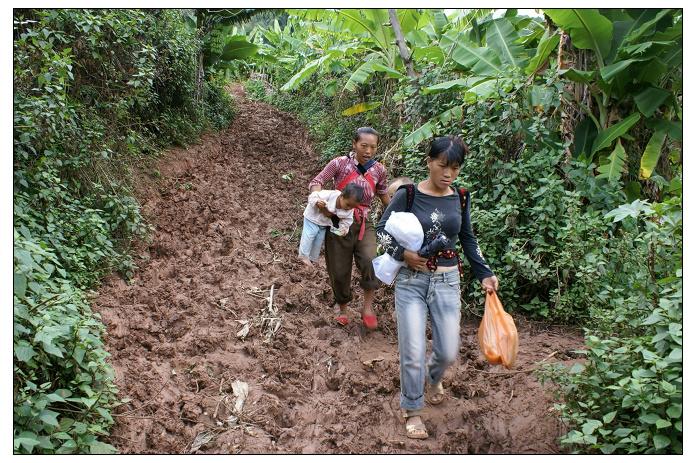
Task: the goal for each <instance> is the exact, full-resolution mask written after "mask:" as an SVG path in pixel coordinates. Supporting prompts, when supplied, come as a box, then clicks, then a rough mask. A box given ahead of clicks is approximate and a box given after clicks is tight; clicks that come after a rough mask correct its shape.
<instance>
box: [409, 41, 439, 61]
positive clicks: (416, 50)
mask: <svg viewBox="0 0 696 463" xmlns="http://www.w3.org/2000/svg"><path fill="white" fill-rule="evenodd" d="M412 50H413V54H412V55H411V56H412V57H413V59H414V60H415V61H429V62H431V63H435V64H442V62H443V61H444V60H445V53H444V52H443V51H442V48H440V47H438V46H436V45H432V46H429V47H412Z"/></svg>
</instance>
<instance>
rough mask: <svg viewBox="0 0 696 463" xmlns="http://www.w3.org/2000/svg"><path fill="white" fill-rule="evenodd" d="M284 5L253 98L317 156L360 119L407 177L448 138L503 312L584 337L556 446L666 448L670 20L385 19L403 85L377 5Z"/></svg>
mask: <svg viewBox="0 0 696 463" xmlns="http://www.w3.org/2000/svg"><path fill="white" fill-rule="evenodd" d="M289 13H290V15H289V18H288V19H287V21H286V24H285V26H284V27H281V26H280V24H279V23H277V22H276V24H275V25H274V26H273V27H272V28H271V27H257V28H255V29H254V30H252V31H251V32H250V33H249V38H250V40H251V41H254V42H255V43H257V44H258V45H259V55H258V56H257V57H256V59H255V60H254V62H253V63H254V66H252V70H253V71H254V74H252V75H251V77H252V79H250V80H249V81H248V83H247V89H248V91H249V93H250V94H252V95H253V96H256V97H259V98H262V99H265V100H266V101H269V102H271V103H273V104H276V105H279V106H280V107H282V108H284V109H287V110H291V111H294V112H296V113H298V114H299V115H300V116H301V117H302V118H303V119H304V120H305V121H306V122H307V123H308V124H310V130H311V131H312V133H313V135H314V136H315V138H316V139H317V142H318V146H319V148H320V150H321V152H322V154H323V155H324V156H325V157H332V156H335V155H338V154H341V153H343V152H345V150H346V149H347V146H348V143H349V137H350V134H351V132H352V130H353V129H354V128H355V127H357V126H360V125H365V124H370V125H373V126H374V127H376V128H377V129H378V130H380V131H381V132H383V133H384V134H385V137H384V140H383V142H382V161H383V162H384V163H385V164H386V165H387V167H388V168H389V169H390V172H391V173H392V175H409V176H411V177H412V178H414V179H416V180H418V179H422V178H423V177H424V176H425V174H426V169H425V164H424V162H423V152H424V150H426V149H427V142H428V141H429V140H430V139H431V138H432V137H433V136H435V135H441V134H456V135H460V136H461V137H462V138H463V139H464V140H465V141H466V142H467V144H468V145H469V147H470V149H471V154H470V156H469V157H468V158H467V159H466V160H465V163H464V165H463V166H462V170H461V173H460V178H459V183H460V184H462V185H464V186H466V187H467V188H469V189H470V190H471V191H472V193H473V196H472V197H473V208H474V213H473V217H472V218H473V220H474V226H475V230H476V233H477V236H478V238H479V242H480V244H481V248H482V250H483V253H484V255H485V256H486V257H487V259H488V261H489V263H490V264H491V266H492V267H493V268H494V269H495V271H496V273H497V274H498V276H499V278H500V280H501V296H502V298H503V300H504V301H505V306H506V308H508V309H509V310H510V311H512V312H513V313H514V312H519V311H524V312H526V313H528V314H529V315H532V316H536V317H545V318H548V319H550V320H562V321H571V322H575V323H581V324H583V325H584V326H585V327H586V332H587V337H586V343H587V349H586V350H585V351H584V352H583V354H584V356H585V357H586V358H585V360H584V363H583V366H581V365H578V366H576V367H574V368H572V369H571V370H570V371H566V370H563V369H557V370H553V371H548V372H546V373H545V376H544V377H545V378H546V379H552V380H554V381H555V382H557V383H558V384H559V386H560V387H559V397H560V398H562V400H563V405H559V409H560V410H561V412H562V414H561V416H562V419H564V420H566V421H567V423H568V424H569V425H570V426H571V429H572V431H571V432H570V433H569V434H568V435H566V436H565V437H564V439H563V443H564V444H566V445H568V446H569V447H568V448H569V449H570V450H573V451H580V452H605V453H613V452H617V453H653V452H663V453H664V452H680V451H681V439H682V428H681V400H682V390H683V389H682V383H681V378H682V361H681V342H682V337H681V327H682V301H681V284H682V279H681V247H682V241H681V230H682V225H681V101H682V97H681V87H682V76H681V50H682V45H681V29H682V26H681V24H682V18H681V11H679V10H618V9H617V10H601V11H598V10H549V11H548V16H547V17H546V18H545V19H541V18H529V17H524V16H519V15H518V14H517V12H516V11H515V10H507V11H506V12H505V13H504V14H503V15H502V16H499V15H496V16H493V15H491V12H490V10H469V11H467V10H463V11H455V12H452V13H448V14H445V13H444V12H443V11H442V10H398V13H397V15H398V18H399V20H400V23H401V24H400V25H401V29H402V30H403V33H404V36H405V41H406V44H407V46H408V47H409V51H410V52H411V54H410V59H411V60H412V61H413V62H412V64H413V65H414V69H415V73H416V75H415V76H413V75H410V74H411V73H410V72H408V69H407V65H406V63H405V61H404V59H403V58H402V57H401V56H400V54H399V53H398V51H397V47H396V45H395V44H394V40H395V37H396V33H395V32H394V30H393V29H392V27H390V24H389V19H388V16H387V11H386V10H371V11H369V12H357V10H350V11H348V10H343V11H329V10H321V11H318V10H317V11H315V10H310V11H290V12H289ZM568 37H570V42H568ZM561 40H563V41H564V42H562V43H561ZM568 43H570V44H571V45H570V46H569V45H568ZM559 52H560V53H562V54H563V56H558V54H559ZM582 53H584V55H583V54H582ZM566 55H569V56H566ZM567 60H569V61H571V62H575V67H573V68H568V67H567V66H565V62H566V61H567ZM559 63H563V67H562V68H559V67H558V64H559ZM259 77H261V79H259ZM578 95H579V96H580V97H578ZM583 95H585V96H584V97H583ZM588 95H589V97H588ZM588 98H589V100H588ZM569 111H576V112H578V113H579V114H581V115H582V116H583V117H584V119H583V118H582V117H581V118H580V119H579V120H578V121H576V122H575V123H574V124H571V126H570V127H569V125H568V120H569V118H570V117H571V116H572V112H571V113H569ZM569 129H570V130H569ZM569 134H570V135H571V137H570V139H571V140H573V142H572V143H571V142H568V141H567V140H568V135H569ZM641 198H642V199H641ZM631 201H633V202H632V203H631ZM627 203H630V204H627ZM613 219H616V220H615V221H613ZM465 291H467V292H469V296H470V297H472V298H473V299H474V300H476V303H477V305H480V304H481V301H482V297H481V296H480V290H479V289H478V286H477V285H476V284H473V283H472V284H471V285H469V286H468V287H467V288H465ZM469 300H471V299H469ZM607 391H610V393H607Z"/></svg>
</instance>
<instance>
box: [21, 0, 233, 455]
mask: <svg viewBox="0 0 696 463" xmlns="http://www.w3.org/2000/svg"><path fill="white" fill-rule="evenodd" d="M199 50H200V43H199V40H198V39H197V38H196V33H195V29H194V28H192V27H191V26H189V25H187V23H186V22H185V20H184V17H183V16H182V13H181V12H180V11H179V10H148V11H145V10H136V9H132V10H58V9H54V10H15V12H14V91H15V92H14V182H13V189H14V275H13V282H14V331H13V345H14V366H13V406H14V413H13V416H14V452H15V453H113V452H114V451H115V449H114V448H113V447H112V446H111V445H109V444H107V443H106V441H105V440H106V439H105V438H106V437H107V436H108V432H109V428H110V427H111V425H112V424H113V416H112V413H113V409H114V407H115V406H117V405H118V404H119V402H118V400H117V395H116V394H117V390H116V387H115V385H114V382H113V380H114V376H113V371H112V370H111V368H110V366H109V364H108V362H107V358H108V353H107V352H106V351H105V350H104V346H103V342H102V335H103V333H104V325H103V324H102V322H101V320H100V317H99V315H98V314H96V313H93V312H92V311H91V309H90V303H89V294H90V291H91V289H93V288H95V287H96V285H97V284H98V283H99V281H100V280H101V278H102V277H104V276H105V275H106V274H108V273H111V272H113V271H117V272H120V273H121V274H122V275H123V276H124V277H125V278H130V277H131V276H132V272H133V270H134V264H133V261H132V259H131V257H130V255H129V253H130V250H131V242H132V240H134V239H141V238H146V237H147V235H148V230H149V227H148V225H147V224H146V223H145V222H144V220H143V218H142V216H141V213H140V206H139V204H138V202H137V200H136V199H135V198H134V197H133V192H132V184H131V181H132V171H133V170H134V169H137V168H140V167H142V166H144V165H147V164H148V163H149V162H150V161H151V160H153V159H155V157H156V156H157V154H158V153H159V152H160V151H161V150H162V149H163V148H165V147H168V146H171V145H177V144H178V145H185V144H188V143H191V142H193V141H195V140H196V139H197V138H198V137H199V136H200V134H201V133H202V132H204V131H206V130H215V129H219V128H222V127H224V126H226V125H228V124H229V122H230V121H231V119H232V117H233V115H234V108H233V106H232V103H231V98H230V97H229V95H227V94H226V92H225V91H224V90H223V89H222V82H216V81H211V80H204V81H202V82H201V84H200V86H198V84H197V79H196V76H197V71H196V70H197V56H198V52H199Z"/></svg>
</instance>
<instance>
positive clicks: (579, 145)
mask: <svg viewBox="0 0 696 463" xmlns="http://www.w3.org/2000/svg"><path fill="white" fill-rule="evenodd" d="M595 138H597V126H596V125H595V123H594V121H592V119H591V118H589V117H586V118H585V119H583V120H582V121H581V122H580V123H579V124H578V125H577V126H576V127H575V134H574V136H573V140H574V141H573V156H575V157H580V156H582V155H585V156H587V155H589V154H590V153H591V152H592V144H593V143H594V140H595Z"/></svg>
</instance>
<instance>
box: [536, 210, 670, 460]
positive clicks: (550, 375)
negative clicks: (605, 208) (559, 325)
mask: <svg viewBox="0 0 696 463" xmlns="http://www.w3.org/2000/svg"><path fill="white" fill-rule="evenodd" d="M632 206H633V207H630V206H628V205H625V206H621V207H620V208H617V209H616V210H614V211H612V212H610V213H609V214H607V217H615V218H616V219H619V220H623V225H624V228H625V229H626V230H625V234H624V239H625V240H626V242H627V243H638V245H637V246H636V249H635V250H636V251H638V252H639V254H641V255H640V263H634V265H624V263H623V262H620V261H612V262H611V263H610V265H611V270H612V271H613V272H614V273H615V279H614V281H613V285H607V286H606V288H604V291H603V292H602V294H600V295H599V297H598V299H599V303H598V304H596V305H595V307H594V308H593V313H592V315H593V317H592V320H593V324H592V325H591V327H590V328H588V329H587V335H586V349H585V350H584V351H582V353H584V354H585V355H586V360H585V362H584V363H582V364H575V365H574V366H573V367H571V368H569V369H566V368H562V367H559V366H556V367H555V368H549V369H547V370H546V371H545V372H544V373H543V375H542V378H543V379H546V380H553V381H554V382H556V383H557V384H559V385H560V389H559V391H558V394H559V398H560V399H562V403H561V404H559V405H557V408H558V410H560V412H561V415H562V417H563V419H564V420H566V421H567V423H568V424H569V425H570V426H571V428H572V430H571V431H570V432H569V433H568V434H566V435H565V436H564V437H563V438H562V440H561V442H562V443H564V444H566V445H568V446H569V447H570V448H571V449H573V450H575V451H583V452H597V451H600V452H602V453H643V454H644V453H681V452H682V445H683V428H682V402H683V383H682V377H683V361H682V342H683V333H682V326H683V301H682V299H683V294H682V285H683V282H682V269H681V257H682V246H683V241H682V221H681V200H680V199H679V198H673V199H671V200H669V201H666V202H664V203H655V204H652V205H649V206H648V205H646V204H642V203H640V202H636V203H634V205H632ZM640 250H644V251H646V252H645V253H644V254H643V253H640Z"/></svg>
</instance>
